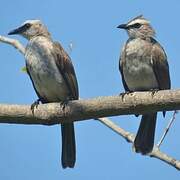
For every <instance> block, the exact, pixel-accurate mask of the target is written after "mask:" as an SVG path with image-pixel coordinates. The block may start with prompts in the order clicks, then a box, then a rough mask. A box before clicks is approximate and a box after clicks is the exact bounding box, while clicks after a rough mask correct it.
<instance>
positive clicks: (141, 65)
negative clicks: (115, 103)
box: [117, 15, 171, 154]
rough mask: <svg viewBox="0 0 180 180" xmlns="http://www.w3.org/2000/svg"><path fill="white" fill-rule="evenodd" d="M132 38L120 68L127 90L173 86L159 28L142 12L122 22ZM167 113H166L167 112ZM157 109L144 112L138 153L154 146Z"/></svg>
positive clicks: (136, 146)
mask: <svg viewBox="0 0 180 180" xmlns="http://www.w3.org/2000/svg"><path fill="white" fill-rule="evenodd" d="M117 28H121V29H125V30H126V31H127V33H128V35H129V39H128V40H127V42H126V43H125V45H124V47H123V49H122V52H121V56H120V61H119V70H120V73H121V77H122V82H123V85H124V88H125V91H126V92H133V91H149V90H152V91H154V92H155V91H156V90H163V89H170V87H171V82H170V75H169V65H168V62H167V56H166V53H165V51H164V49H163V48H162V47H161V45H160V44H159V43H158V42H157V41H156V40H155V39H154V36H155V31H154V29H153V28H152V26H151V25H150V22H149V21H148V20H147V19H145V18H144V17H143V16H142V15H141V16H138V17H136V18H134V19H132V20H130V21H129V22H128V23H127V24H121V25H119V26H118V27H117ZM163 114H164V115H165V112H163ZM156 118H157V112H154V113H147V114H143V115H142V119H141V123H140V126H139V129H138V132H137V135H136V138H135V141H134V148H135V151H136V152H140V153H142V154H147V153H149V152H151V151H152V149H153V146H154V135H155V127H156Z"/></svg>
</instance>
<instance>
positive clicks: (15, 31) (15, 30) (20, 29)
mask: <svg viewBox="0 0 180 180" xmlns="http://www.w3.org/2000/svg"><path fill="white" fill-rule="evenodd" d="M25 30H26V28H25V26H21V27H19V28H17V29H14V30H12V31H10V32H9V33H8V35H13V34H21V33H22V32H24V31H25Z"/></svg>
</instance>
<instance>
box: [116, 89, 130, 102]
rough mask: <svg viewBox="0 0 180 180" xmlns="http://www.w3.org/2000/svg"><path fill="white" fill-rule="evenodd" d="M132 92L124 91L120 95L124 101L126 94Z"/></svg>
mask: <svg viewBox="0 0 180 180" xmlns="http://www.w3.org/2000/svg"><path fill="white" fill-rule="evenodd" d="M130 93H131V91H126V92H122V93H120V94H119V96H121V98H122V101H123V100H124V96H125V95H128V94H130Z"/></svg>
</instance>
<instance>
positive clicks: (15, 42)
mask: <svg viewBox="0 0 180 180" xmlns="http://www.w3.org/2000/svg"><path fill="white" fill-rule="evenodd" d="M0 41H1V42H3V43H6V44H9V45H11V46H13V47H14V48H16V49H17V50H19V52H20V53H21V54H24V53H25V48H24V46H23V45H22V44H21V43H20V42H19V41H18V40H16V39H12V38H8V37H4V36H1V35H0Z"/></svg>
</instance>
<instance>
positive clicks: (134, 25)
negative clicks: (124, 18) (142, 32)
mask: <svg viewBox="0 0 180 180" xmlns="http://www.w3.org/2000/svg"><path fill="white" fill-rule="evenodd" d="M132 27H133V28H140V27H141V24H139V23H136V24H133V25H132Z"/></svg>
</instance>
